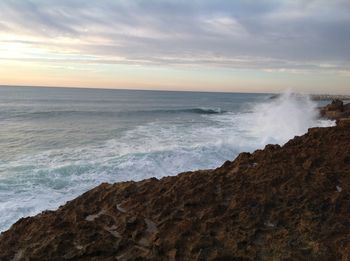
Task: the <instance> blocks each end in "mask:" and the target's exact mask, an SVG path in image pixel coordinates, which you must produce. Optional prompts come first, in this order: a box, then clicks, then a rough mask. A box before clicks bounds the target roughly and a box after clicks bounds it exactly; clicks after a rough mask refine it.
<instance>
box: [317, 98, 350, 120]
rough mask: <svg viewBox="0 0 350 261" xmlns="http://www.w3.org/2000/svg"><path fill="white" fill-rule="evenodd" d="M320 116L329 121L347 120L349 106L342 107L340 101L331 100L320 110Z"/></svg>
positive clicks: (349, 114) (342, 104) (349, 110)
mask: <svg viewBox="0 0 350 261" xmlns="http://www.w3.org/2000/svg"><path fill="white" fill-rule="evenodd" d="M320 115H321V116H322V117H325V118H328V119H331V120H338V119H341V118H347V117H349V116H350V104H346V105H344V103H343V102H342V101H341V100H333V101H332V103H331V104H328V105H327V106H325V107H323V108H320Z"/></svg>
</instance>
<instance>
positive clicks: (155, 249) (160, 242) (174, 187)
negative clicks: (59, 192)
mask: <svg viewBox="0 0 350 261" xmlns="http://www.w3.org/2000/svg"><path fill="white" fill-rule="evenodd" d="M349 192H350V128H348V127H344V126H341V125H340V126H337V127H332V128H313V129H310V130H309V132H308V133H307V134H305V135H304V136H301V137H295V138H294V139H292V140H291V141H289V142H288V143H287V144H286V145H284V146H283V147H280V146H278V145H268V146H266V148H265V149H264V150H257V151H256V152H254V153H252V154H250V153H241V154H240V155H239V156H238V157H237V158H236V159H235V160H234V161H232V162H231V161H227V162H225V163H224V164H223V165H222V166H221V167H219V168H217V169H215V170H201V171H195V172H186V173H182V174H179V175H178V176H175V177H166V178H163V179H160V180H157V179H155V178H152V179H148V180H144V181H141V182H124V183H117V184H101V185H100V186H98V187H96V188H94V189H92V190H90V191H88V192H86V193H85V194H83V195H81V196H80V197H78V198H76V199H74V200H72V201H70V202H68V203H67V204H65V205H64V206H62V207H60V208H59V209H58V210H56V211H45V212H43V213H41V214H39V215H37V216H35V217H29V218H22V219H20V220H19V221H17V222H16V223H15V224H14V225H13V226H12V227H11V228H10V229H9V230H8V231H6V232H3V233H2V234H1V235H0V260H350V193H349Z"/></svg>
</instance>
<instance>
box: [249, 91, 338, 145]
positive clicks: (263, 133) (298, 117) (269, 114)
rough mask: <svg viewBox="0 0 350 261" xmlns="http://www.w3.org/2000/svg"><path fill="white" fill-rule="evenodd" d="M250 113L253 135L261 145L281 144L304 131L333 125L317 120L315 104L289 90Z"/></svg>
mask: <svg viewBox="0 0 350 261" xmlns="http://www.w3.org/2000/svg"><path fill="white" fill-rule="evenodd" d="M253 110H254V113H253V114H252V117H253V122H254V124H253V125H254V127H253V128H254V129H253V133H254V134H255V135H254V136H256V137H258V139H259V140H260V143H261V144H262V145H263V144H264V145H265V144H268V143H277V144H284V143H286V142H287V141H288V140H289V139H291V138H293V137H294V136H296V135H302V134H304V133H306V132H307V130H308V128H311V127H316V126H319V127H324V126H330V125H332V124H333V123H332V122H330V121H328V122H325V121H322V122H321V121H320V120H319V119H318V111H317V104H316V103H315V102H313V101H311V100H310V98H309V96H307V95H302V94H296V93H293V92H291V91H286V92H285V93H283V94H281V95H279V96H278V97H277V98H276V99H274V100H272V101H270V102H268V103H264V104H259V105H256V106H255V108H254V109H253Z"/></svg>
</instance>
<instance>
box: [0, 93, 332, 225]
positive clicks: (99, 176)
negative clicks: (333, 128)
mask: <svg viewBox="0 0 350 261" xmlns="http://www.w3.org/2000/svg"><path fill="white" fill-rule="evenodd" d="M270 96H271V95H269V94H244V93H205V92H164V91H130V90H103V89H66V88H33V87H0V231H3V230H6V229H8V228H9V226H10V225H11V224H13V223H14V222H15V221H17V219H19V218H21V217H24V216H30V215H35V214H37V213H39V212H40V211H43V210H45V209H55V208H57V207H58V206H60V205H62V204H64V203H65V202H66V201H67V200H71V199H73V198H75V197H76V196H78V195H79V194H81V193H83V192H85V191H87V190H89V189H91V188H93V187H94V186H97V185H99V184H100V183H101V182H112V183H113V182H119V181H127V180H142V179H145V178H150V177H157V178H161V177H164V176H169V175H176V174H177V173H179V172H182V171H189V170H197V169H208V168H215V167H218V166H220V165H221V164H222V163H223V162H224V161H226V160H233V159H234V158H235V157H236V156H237V155H238V153H240V152H243V151H254V150H255V149H259V148H263V147H264V146H265V145H266V144H268V143H277V144H283V143H285V142H286V141H288V140H289V139H290V138H293V137H294V136H295V135H301V134H303V133H305V132H306V131H307V129H308V128H309V127H313V126H329V125H332V124H333V123H332V122H329V121H321V120H319V119H317V112H316V106H317V104H315V103H313V102H312V101H310V100H309V99H308V98H307V97H304V96H302V97H301V96H298V97H297V96H295V95H293V94H291V93H286V94H284V95H282V96H280V97H279V98H277V99H273V100H272V99H270Z"/></svg>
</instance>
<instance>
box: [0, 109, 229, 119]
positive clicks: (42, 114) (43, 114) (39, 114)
mask: <svg viewBox="0 0 350 261" xmlns="http://www.w3.org/2000/svg"><path fill="white" fill-rule="evenodd" d="M226 112H227V111H225V110H222V109H221V108H204V107H198V108H188V109H160V110H131V111H98V110H96V111H95V110H52V111H34V112H19V113H18V112H17V113H15V114H12V115H11V114H7V115H2V117H1V118H33V119H38V118H52V117H66V116H68V117H69V116H80V117H81V116H82V117H83V116H89V117H90V116H105V117H118V116H130V115H136V116H137V115H145V114H146V115H150V114H178V113H180V114H186V113H187V114H223V113H226Z"/></svg>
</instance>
